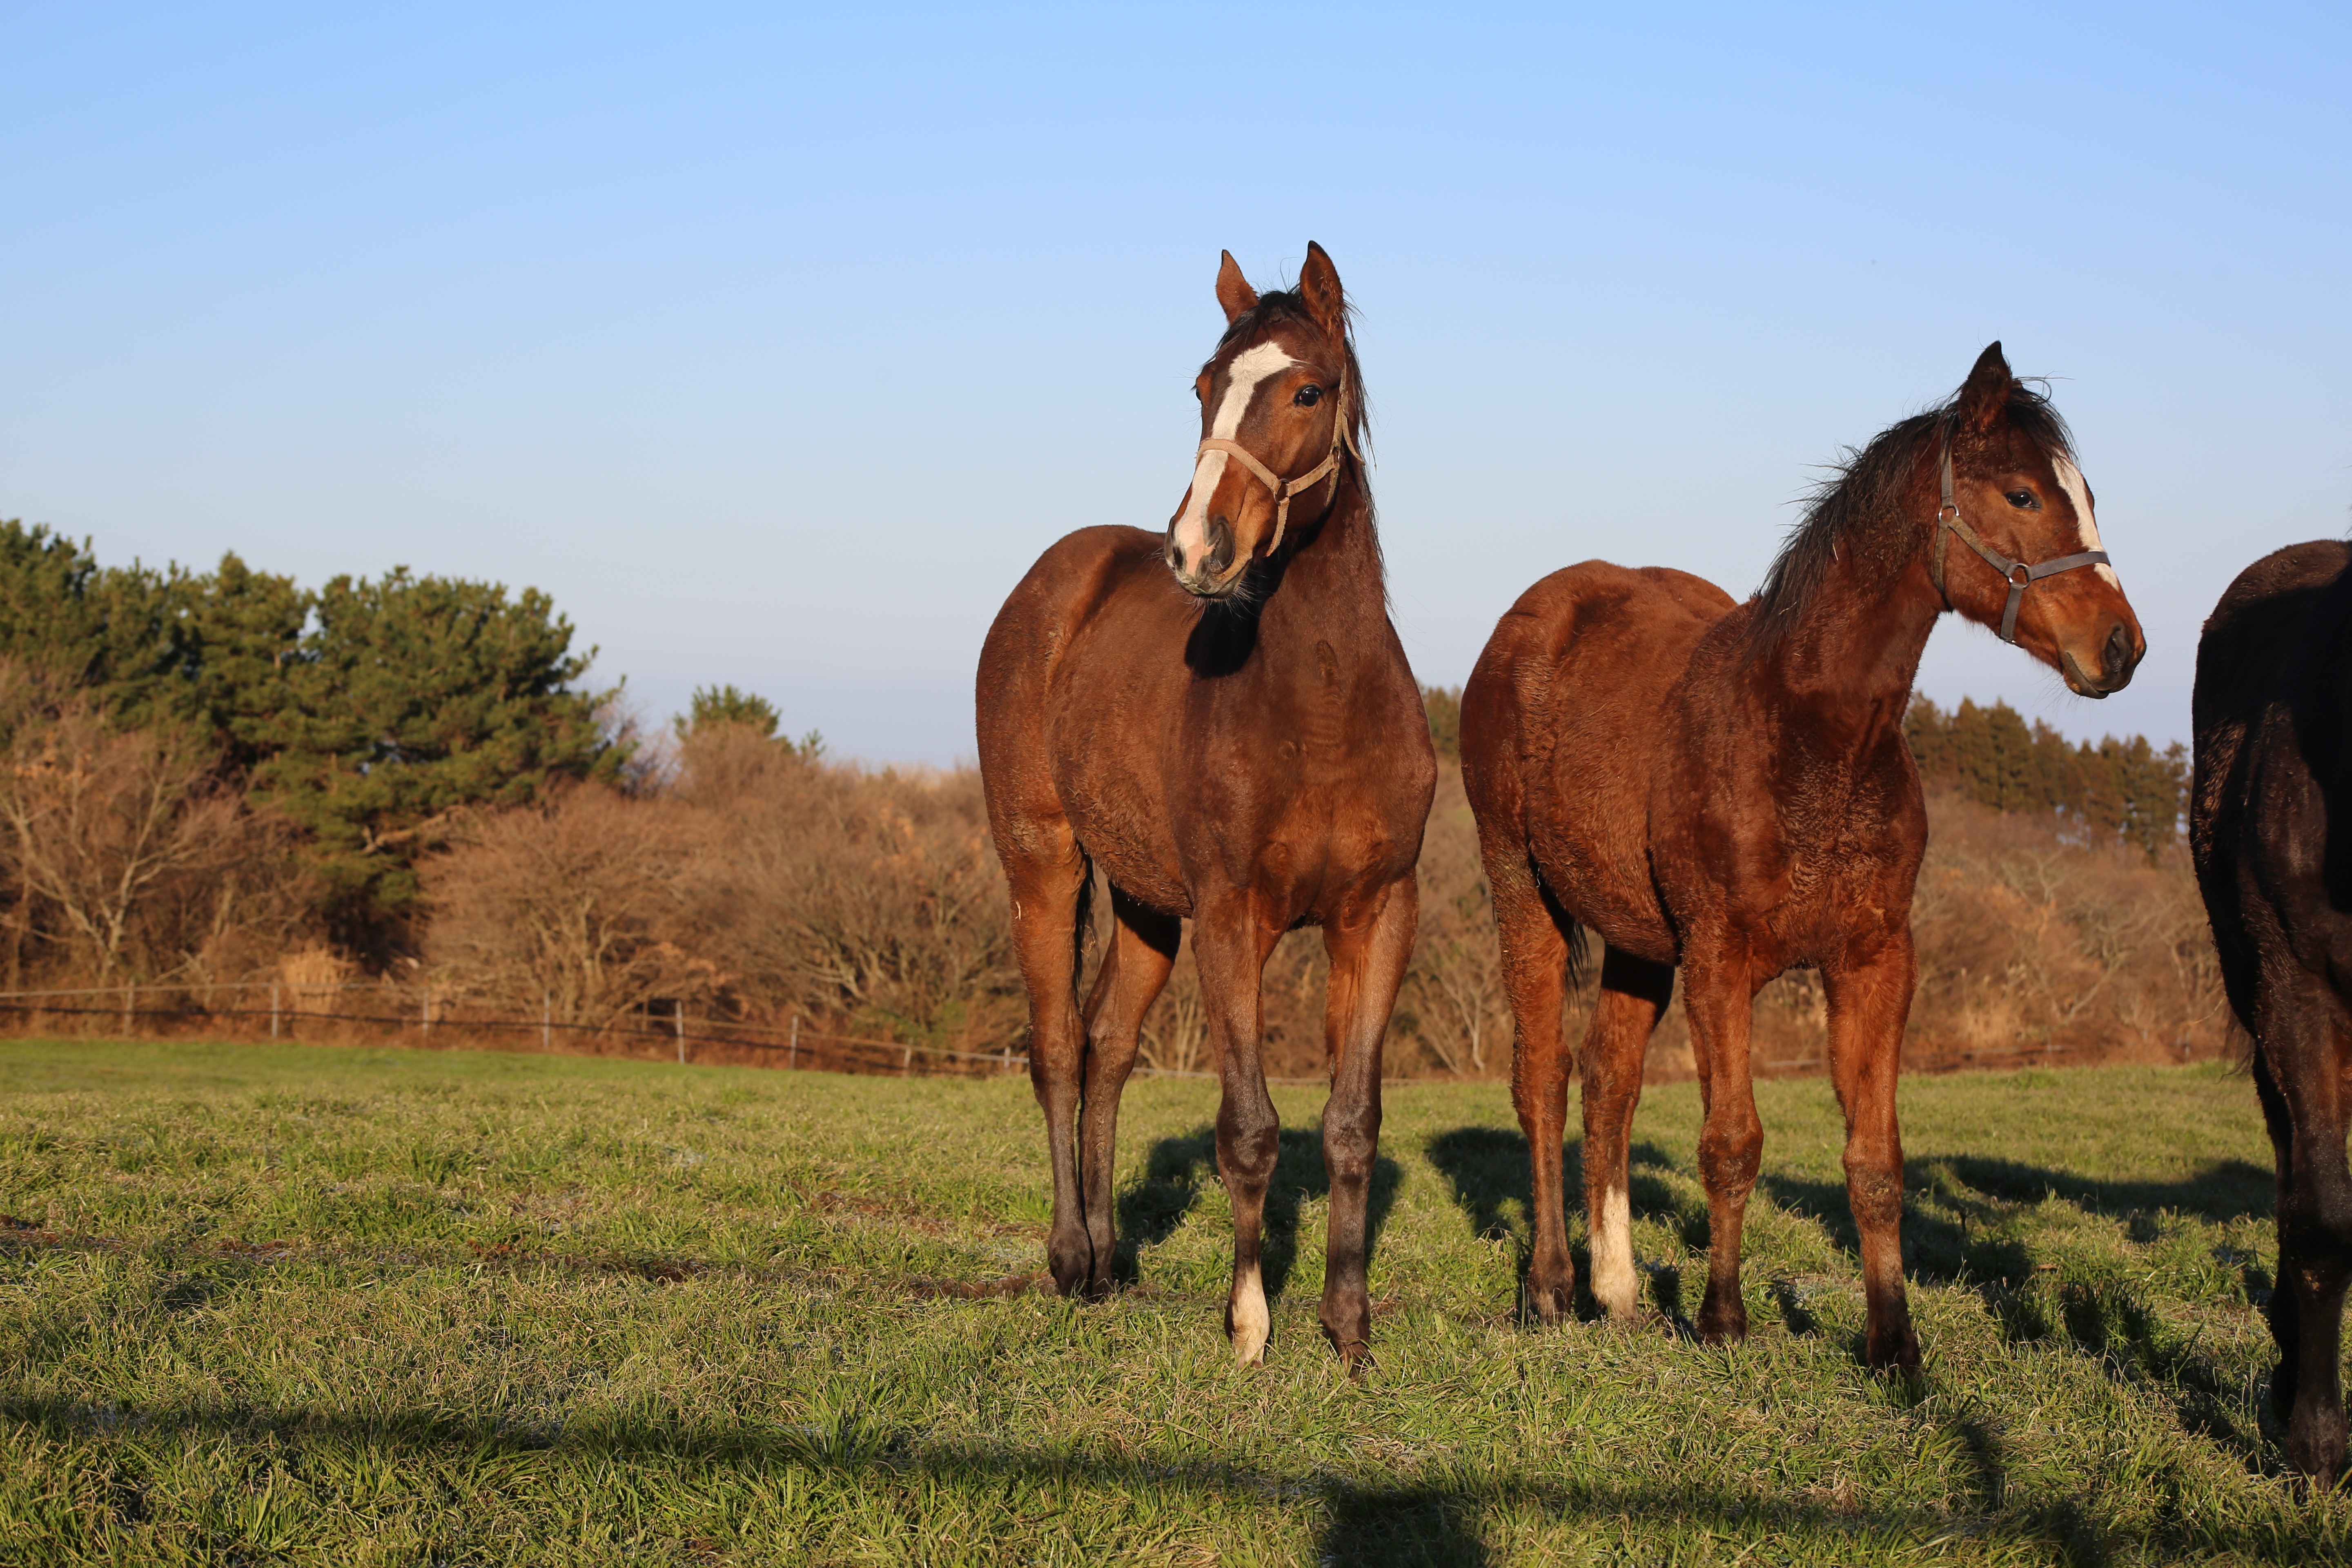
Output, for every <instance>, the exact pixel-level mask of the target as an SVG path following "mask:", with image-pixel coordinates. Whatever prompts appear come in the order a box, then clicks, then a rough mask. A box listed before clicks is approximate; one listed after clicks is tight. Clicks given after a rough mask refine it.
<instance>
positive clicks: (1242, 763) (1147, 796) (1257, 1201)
mask: <svg viewBox="0 0 2352 1568" xmlns="http://www.w3.org/2000/svg"><path fill="white" fill-rule="evenodd" d="M1217 301H1218V303H1219V304H1221V305H1222V306H1223V307H1224V312H1225V321H1226V326H1225V332H1224V336H1223V338H1221V339H1220V340H1219V341H1218V343H1217V352H1216V353H1215V355H1214V356H1213V357H1212V358H1211V359H1210V361H1209V363H1207V364H1206V365H1204V366H1202V370H1201V374H1200V378H1199V380H1198V382H1197V383H1196V384H1195V388H1194V390H1195V391H1196V393H1197V394H1198V395H1199V397H1200V399H1201V444H1200V446H1199V447H1198V448H1197V450H1196V452H1195V456H1194V464H1193V472H1192V487H1191V489H1189V490H1188V491H1187V492H1186V494H1185V498H1184V502H1183V504H1182V505H1181V506H1180V507H1178V508H1177V510H1176V516H1175V518H1174V519H1173V521H1171V522H1170V524H1169V526H1168V531H1167V532H1166V533H1165V534H1155V533H1146V532H1144V531H1141V530H1139V529H1133V528H1089V529H1083V530H1081V531H1078V532H1076V533H1073V534H1070V535H1068V536H1067V537H1066V538H1065V539H1063V540H1062V541H1061V542H1059V543H1057V544H1055V545H1054V546H1053V547H1052V548H1051V549H1049V550H1047V551H1046V552H1045V554H1044V555H1043V556H1041V557H1040V558H1039V559H1038V562H1037V564H1036V565H1034V567H1032V568H1030V571H1029V574H1028V576H1026V577H1024V578H1023V579H1022V582H1021V585H1020V586H1019V587H1017V588H1015V589H1014V590H1013V596H1012V597H1011V598H1009V599H1007V600H1006V601H1005V602H1004V608H1003V610H1002V611H1000V612H999V613H998V615H997V617H996V624H995V625H994V626H992V627H990V628H989V633H988V641H987V644H986V646H985V647H983V648H982V651H981V656H980V682H979V700H980V763H981V773H982V779H983V781H984V782H985V784H986V785H987V790H988V816H989V823H990V826H992V828H993V829H994V832H995V836H996V848H997V854H998V856H999V858H1001V859H1002V860H1003V863H1004V871H1005V876H1006V877H1007V879H1009V880H1010V881H1011V883H1012V891H1013V940H1014V942H1015V944H1016V946H1017V949H1018V952H1019V958H1020V963H1021V973H1022V978H1023V980H1024V982H1025V983H1026V984H1027V987H1028V991H1029V1018H1030V1046H1029V1075H1030V1079H1031V1081H1032V1083H1033V1084H1034V1086H1035V1088H1036V1092H1037V1100H1038V1103H1039V1104H1040V1105H1041V1106H1042V1107H1044V1109H1045V1140H1046V1145H1047V1148H1048V1150H1049V1152H1051V1155H1052V1159H1053V1166H1054V1228H1053V1231H1052V1233H1051V1235H1050V1237H1048V1239H1047V1242H1046V1256H1047V1259H1048V1262H1049V1263H1050V1265H1051V1267H1052V1268H1053V1271H1054V1279H1055V1282H1056V1283H1057V1284H1058V1285H1059V1286H1060V1287H1061V1288H1062V1289H1063V1290H1064V1291H1066V1292H1071V1293H1075V1292H1077V1291H1081V1290H1084V1291H1086V1292H1087V1293H1088V1294H1090V1295H1097V1296H1098V1295H1101V1294H1104V1293H1106V1292H1108V1290H1109V1289H1110V1288H1111V1263H1112V1247H1113V1246H1114V1242H1115V1237H1114V1236H1113V1233H1112V1215H1111V1184H1112V1173H1113V1165H1112V1158H1111V1155H1112V1138H1113V1133H1114V1130H1115V1128H1116V1126H1117V1123H1118V1097H1119V1090H1120V1089H1121V1088H1122V1086H1124V1085H1125V1083H1126V1082H1127V1078H1128V1074H1129V1071H1130V1070H1131V1069H1132V1068H1133V1067H1134V1065H1135V1056H1136V1036H1137V1031H1138V1029H1139V1026H1141V1024H1142V1022H1143V1016H1144V1013H1145V1010H1146V1009H1148V1008H1149V1007H1150V1005H1151V1002H1152V999H1153V998H1154V997H1155V996H1157V995H1158V994H1160V987H1161V985H1163V984H1166V982H1167V979H1168V972H1169V967H1170V965H1171V963H1173V962H1174V961H1175V957H1176V946H1177V940H1178V935H1179V932H1180V931H1181V924H1180V921H1181V920H1185V919H1189V920H1191V921H1192V953H1193V959H1194V962H1195V963H1196V964H1197V965H1198V967H1199V970H1200V976H1201V994H1202V1002H1203V1004H1204V1005H1205V1010H1206V1013H1207V1021H1208V1032H1209V1039H1210V1044H1211V1046H1212V1047H1213V1050H1214V1052H1215V1059H1216V1067H1217V1075H1218V1077H1219V1079H1221V1080H1222V1084H1223V1103H1222V1106H1221V1108H1220V1110H1219V1111H1218V1113H1217V1169H1218V1172H1219V1173H1220V1174H1221V1175H1222V1177H1223V1180H1224V1184H1225V1190H1226V1191H1227V1192H1228V1193H1229V1194H1231V1195H1232V1198H1233V1205H1234V1281H1233V1292H1232V1296H1231V1298H1230V1300H1229V1301H1228V1304H1227V1307H1226V1313H1225V1326H1226V1331H1227V1332H1228V1333H1230V1334H1231V1335H1232V1337H1233V1344H1234V1353H1235V1354H1236V1355H1237V1356H1238V1357H1239V1358H1240V1359H1241V1360H1242V1361H1244V1362H1255V1361H1257V1360H1258V1359H1260V1357H1261V1356H1262V1355H1263V1354H1264V1353H1265V1342H1266V1336H1267V1333H1268V1330H1269V1327H1270V1320H1269V1318H1268V1315H1267V1311H1266V1304H1265V1287H1264V1284H1263V1282H1262V1280H1261V1279H1260V1275H1259V1264H1258V1247H1259V1230H1260V1226H1261V1223H1262V1220H1263V1216H1264V1211H1265V1193H1266V1184H1267V1183H1268V1181H1269V1180H1270V1179H1271V1178H1272V1176H1273V1173H1274V1164H1275V1155H1276V1149H1277V1146H1278V1139H1277V1136H1276V1134H1277V1131H1278V1129H1277V1124H1276V1118H1275V1110H1274V1102H1273V1100H1271V1099H1270V1098H1269V1097H1268V1096H1267V1094H1266V1089H1265V1068H1264V1066H1263V1065H1262V1063H1261V1061H1260V1058H1259V1045H1260V1035H1261V1032H1262V1030H1263V1028H1264V1025H1265V1010H1264V1007H1263V1005H1262V1002H1261V998H1260V993H1259V987H1260V981H1261V978H1262V975H1263V972H1264V969H1265V960H1266V957H1267V955H1268V954H1269V953H1271V952H1273V951H1274V945H1275V943H1276V942H1277V941H1279V940H1280V939H1281V937H1282V934H1283V932H1285V931H1291V930H1295V929H1297V927H1300V926H1310V925H1315V926H1320V927H1322V929H1323V943H1324V946H1325V948H1326V949H1327V950H1328V952H1329V953H1330V958H1331V978H1330V991H1329V996H1328V1007H1327V1031H1328V1047H1329V1052H1330V1069H1331V1097H1330V1100H1328V1103H1327V1104H1326V1105H1325V1107H1324V1110H1323V1158H1324V1163H1325V1165H1326V1167H1327V1169H1328V1172H1329V1173H1330V1181H1331V1226H1330V1238H1329V1253H1328V1268H1327V1270H1326V1273H1325V1276H1324V1285H1323V1304H1322V1321H1323V1328H1324V1331H1326V1332H1327V1333H1328V1335H1329V1336H1330V1338H1331V1342H1332V1343H1333V1344H1334V1345H1336V1346H1337V1347H1338V1348H1339V1352H1340V1353H1341V1355H1343V1356H1344V1357H1346V1358H1347V1359H1348V1360H1349V1362H1350V1363H1353V1362H1354V1361H1355V1360H1356V1358H1357V1357H1358V1356H1360V1354H1361V1353H1362V1352H1363V1350H1364V1347H1365V1345H1366V1343H1367V1342H1368V1340H1369V1338H1370V1332H1371V1302H1370V1297H1369V1295H1368V1293H1367V1291H1366V1289H1365V1257H1364V1254H1365V1226H1366V1219H1367V1215H1366V1205H1367V1202H1368V1197H1369V1190H1370V1180H1371V1174H1372V1163H1373V1159H1374V1155H1375V1152H1376V1150H1377V1145H1378V1143H1379V1139H1380V1128H1381V1037H1382V1035H1383V1033H1384V1032H1385V1031H1386V1029H1387V1027H1388V1019H1389V1009H1390V1006H1391V1004H1393V1003H1394V1002H1395V1000H1396V990H1397V984H1398V982H1399V981H1400V980H1401V979H1402V975H1403V973H1404V964H1405V959H1406V957H1407V956H1408V955H1409V954H1410V952H1412V937H1413V928H1414V924H1415V921H1416V917H1417V911H1418V904H1417V901H1416V894H1415V888H1414V883H1413V863H1414V861H1415V860H1416V859H1417V858H1419V857H1420V854H1421V834H1422V827H1423V823H1424V822H1425V820H1426V819H1427V817H1428V816H1429V801H1430V795H1431V793H1432V791H1433V788H1434V787H1435V783H1436V763H1435V760H1434V758H1433V755H1432V753H1431V751H1430V743H1429V731H1428V725H1427V721H1426V720H1425V719H1424V718H1423V712H1422V706H1421V693H1420V689H1419V688H1418V687H1417V686H1415V685H1414V683H1413V679H1412V669H1411V668H1409V667H1408V666H1407V665H1406V663H1405V658H1404V650H1403V648H1402V647H1401V646H1400V645H1399V643H1398V641H1397V637H1396V632H1395V630H1394V629H1393V628H1392V627H1391V626H1390V624H1389V617H1388V607H1387V599H1386V594H1385V589H1384V586H1383V583H1382V575H1381V551H1380V541H1379V539H1378V538H1377V536H1376V535H1375V534H1374V532H1373V529H1372V505H1371V496H1370V491H1369V490H1368V489H1366V487H1365V482H1364V470H1363V463H1362V459H1361V458H1360V457H1359V456H1358V453H1359V452H1360V449H1361V430H1362V421H1363V409H1364V396H1363V382H1362V379H1361V377H1360V374H1358V372H1357V368H1356V353H1355V347H1354V345H1353V343H1352V342H1350V341H1349V333H1348V310H1347V306H1346V303H1345V302H1344V300H1343V299H1342V297H1341V295H1340V291H1339V274H1338V272H1336V271H1335V270H1334V269H1333V268H1332V266H1331V258H1329V257H1328V256H1326V255H1325V254H1324V253H1323V250H1322V248H1321V247H1319V246H1314V245H1310V246H1308V247H1307V262H1306V265H1305V266H1304V267H1303V268H1301V269H1300V273H1299V279H1298V287H1297V289H1296V290H1295V291H1289V292H1279V291H1269V292H1268V293H1265V294H1263V295H1260V294H1258V293H1256V292H1255V291H1254V290H1253V289H1251V288H1250V286H1249V284H1248V283H1247V282H1246V281H1245V280H1244V279H1243V277H1242V273H1241V268H1238V267H1236V266H1235V265H1234V258H1233V257H1232V256H1231V255H1230V254H1228V255H1227V256H1226V257H1225V258H1224V265H1223V268H1222V269H1221V270H1220V271H1219V273H1218V275H1217ZM1096 867H1098V868H1101V870H1102V871H1103V873H1104V875H1105V879H1107V880H1108V883H1109V885H1110V900H1111V913H1112V916H1113V923H1114V929H1113V932H1112V935H1111V939H1110V943H1109V949H1108V952H1106V953H1105V955H1104V958H1103V962H1102V967H1101V971H1100V973H1098V974H1097V977H1096V980H1095V984H1094V988H1093V989H1092V990H1091V991H1090V992H1088V993H1087V1001H1086V1007H1085V1010H1084V1013H1083V1014H1081V1012H1080V1010H1079V1008H1078V1005H1077V989H1076V988H1077V978H1078V974H1077V972H1078V967H1079V963H1080V957H1081V943H1082V942H1083V940H1084V932H1085V929H1086V915H1085V900H1086V889H1087V888H1088V886H1089V885H1090V876H1091V868H1096Z"/></svg>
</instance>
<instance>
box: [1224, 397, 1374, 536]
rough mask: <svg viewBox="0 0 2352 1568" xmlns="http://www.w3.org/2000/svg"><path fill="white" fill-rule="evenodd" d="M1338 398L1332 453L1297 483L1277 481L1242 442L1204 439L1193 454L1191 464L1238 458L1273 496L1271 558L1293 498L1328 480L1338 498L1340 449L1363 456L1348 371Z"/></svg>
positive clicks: (1272, 472)
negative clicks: (1351, 412) (1207, 457)
mask: <svg viewBox="0 0 2352 1568" xmlns="http://www.w3.org/2000/svg"><path fill="white" fill-rule="evenodd" d="M1338 396H1339V403H1338V406H1337V407H1336V408H1335V409H1334V410H1333V411H1332V419H1331V449H1330V450H1329V451H1328V452H1326V453H1324V454H1323V460H1322V461H1321V462H1319V463H1318V464H1316V465H1315V466H1314V467H1313V468H1309V469H1307V471H1306V472H1305V473H1303V474H1301V475H1299V476H1298V477H1297V479H1282V478H1280V477H1278V476H1277V475H1276V473H1275V471H1274V470H1273V469H1272V468H1267V467H1266V466H1265V464H1264V463H1261V462H1259V461H1258V460H1257V458H1255V456H1254V455H1253V454H1252V453H1251V451H1250V449H1249V448H1248V447H1244V446H1243V445H1242V444H1241V443H1240V442H1239V441H1229V440H1227V439H1225V437H1223V436H1209V437H1203V438H1202V442H1201V444H1200V445H1199V446H1198V447H1194V448H1193V450H1192V461H1193V462H1194V463H1196V464H1197V463H1198V462H1200V460H1201V458H1202V456H1203V455H1204V454H1207V453H1210V452H1225V453H1229V454H1231V455H1232V456H1234V457H1236V458H1240V459H1241V460H1242V467H1244V468H1247V469H1248V470H1249V471H1250V472H1251V473H1253V474H1255V475H1256V476H1257V479H1258V482H1259V483H1260V484H1262V485H1264V486H1265V488H1266V489H1269V490H1271V491H1272V492H1273V493H1274V542H1272V543H1270V544H1268V545H1267V546H1266V547H1265V552H1266V555H1267V556H1268V557H1269V558H1271V557H1272V556H1273V554H1274V552H1276V551H1277V550H1279V549H1281V548H1282V531H1283V530H1284V529H1285V528H1286V527H1288V526H1289V523H1290V498H1291V497H1293V496H1297V495H1304V494H1306V493H1307V491H1308V490H1311V489H1314V488H1315V487H1316V486H1317V485H1319V484H1321V483H1322V482H1323V481H1324V480H1325V479H1329V480H1330V481H1331V493H1332V495H1333V496H1334V497H1337V496H1338V495H1339V453H1340V451H1341V449H1342V448H1344V449H1346V450H1348V451H1350V452H1354V453H1355V454H1356V456H1357V458H1359V459H1360V458H1362V457H1363V455H1364V454H1363V453H1362V452H1361V451H1359V450H1358V449H1357V447H1356V437H1355V435H1354V433H1353V432H1351V431H1350V430H1349V428H1348V374H1347V372H1345V371H1342V372H1340V373H1339V394H1338Z"/></svg>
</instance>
